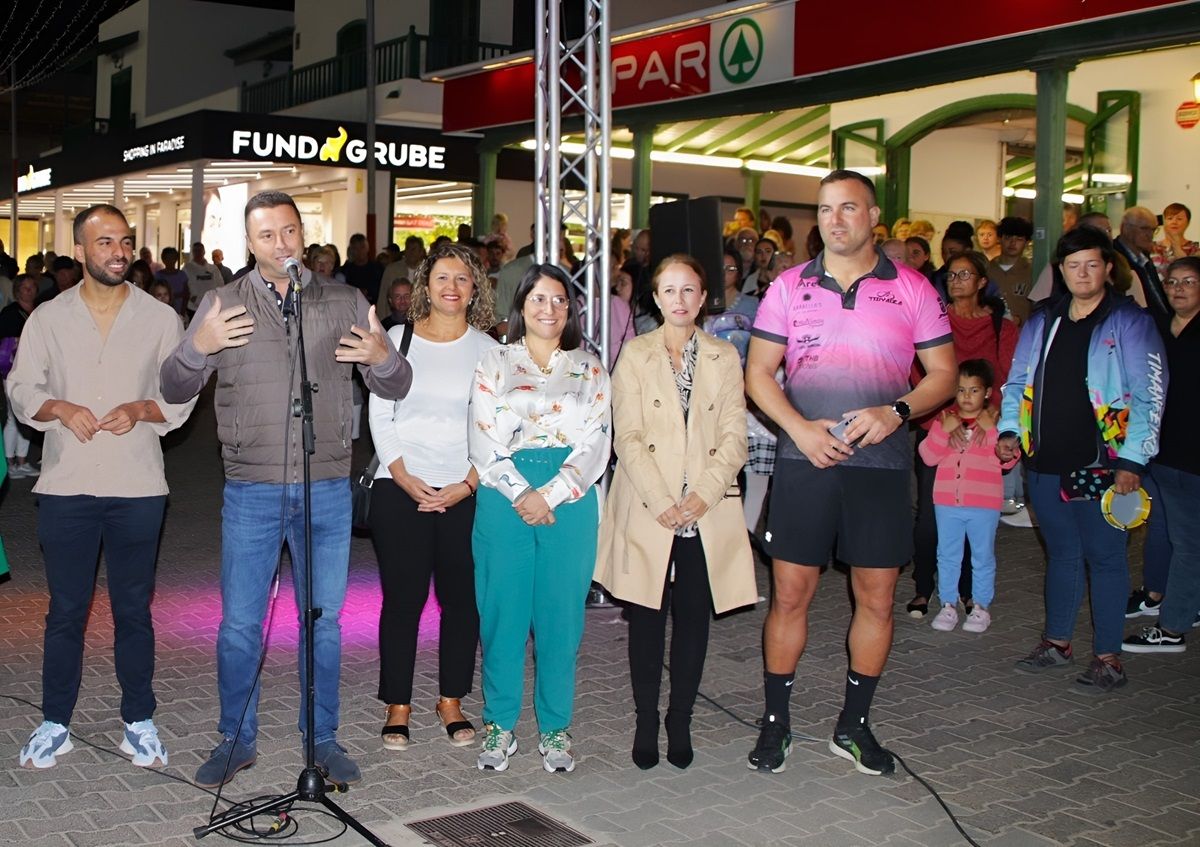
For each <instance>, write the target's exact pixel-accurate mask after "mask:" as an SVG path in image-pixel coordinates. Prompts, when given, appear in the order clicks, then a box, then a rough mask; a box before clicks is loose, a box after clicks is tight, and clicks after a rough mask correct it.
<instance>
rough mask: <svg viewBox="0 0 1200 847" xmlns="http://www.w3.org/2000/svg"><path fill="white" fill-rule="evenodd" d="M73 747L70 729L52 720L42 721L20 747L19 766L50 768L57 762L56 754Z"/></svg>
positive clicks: (68, 750) (58, 754) (66, 751)
mask: <svg viewBox="0 0 1200 847" xmlns="http://www.w3.org/2000/svg"><path fill="white" fill-rule="evenodd" d="M74 749H75V745H74V744H72V743H71V731H70V730H68V729H67V728H66V727H65V726H63V725H62V724H60V723H55V722H54V721H42V725H41V726H39V727H38V728H37V729H35V730H34V731H33V735H31V736H29V740H28V741H26V742H25V746H24V747H22V748H21V767H23V768H52V767H54V766H55V765H57V764H58V759H57V758H55V757H56V756H60V755H62V754H63V753H70V752H71V751H72V750H74Z"/></svg>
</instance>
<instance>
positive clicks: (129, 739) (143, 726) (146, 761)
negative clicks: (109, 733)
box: [121, 718, 167, 768]
mask: <svg viewBox="0 0 1200 847" xmlns="http://www.w3.org/2000/svg"><path fill="white" fill-rule="evenodd" d="M121 752H122V753H124V754H125V755H126V756H132V757H133V763H134V764H135V765H137V766H138V767H139V768H152V767H154V766H155V765H154V763H155V762H157V761H161V762H162V766H163V767H166V764H167V751H166V748H164V747H163V745H162V742H161V741H160V740H159V738H158V729H157V728H156V727H155V726H154V721H152V720H150V719H149V718H147V719H146V720H144V721H137V722H136V723H127V724H125V737H124V738H122V739H121Z"/></svg>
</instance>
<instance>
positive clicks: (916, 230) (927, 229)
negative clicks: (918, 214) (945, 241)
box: [908, 219, 937, 241]
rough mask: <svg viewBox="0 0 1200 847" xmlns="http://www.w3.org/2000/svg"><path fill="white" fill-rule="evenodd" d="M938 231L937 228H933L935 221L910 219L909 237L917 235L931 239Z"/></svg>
mask: <svg viewBox="0 0 1200 847" xmlns="http://www.w3.org/2000/svg"><path fill="white" fill-rule="evenodd" d="M936 233H937V230H935V229H934V228H933V223H932V222H931V221H926V220H920V219H918V220H915V221H910V222H909V224H908V237H909V238H912V237H913V236H914V235H916V236H918V237H920V238H924V239H925V240H926V241H931V240H932V239H933V236H934V235H935V234H936Z"/></svg>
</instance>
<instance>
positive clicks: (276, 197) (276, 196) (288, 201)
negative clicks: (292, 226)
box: [242, 191, 301, 223]
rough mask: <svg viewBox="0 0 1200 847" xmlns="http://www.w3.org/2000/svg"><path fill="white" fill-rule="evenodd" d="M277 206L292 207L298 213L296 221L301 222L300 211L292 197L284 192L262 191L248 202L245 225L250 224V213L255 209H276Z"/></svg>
mask: <svg viewBox="0 0 1200 847" xmlns="http://www.w3.org/2000/svg"><path fill="white" fill-rule="evenodd" d="M276 206H291V207H292V211H293V212H295V213H296V220H301V217H300V209H299V208H298V207H297V206H296V201H295V200H293V199H292V195H290V194H288V193H287V192H284V191H260V192H258V193H257V194H255V195H254V196H253V197H251V198H250V199H249V200H248V201H246V211H245V212H244V213H243V214H242V220H243V222H245V223H249V222H250V213H251V212H253V211H254V210H255V209H274V208H275V207H276Z"/></svg>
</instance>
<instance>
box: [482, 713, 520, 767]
mask: <svg viewBox="0 0 1200 847" xmlns="http://www.w3.org/2000/svg"><path fill="white" fill-rule="evenodd" d="M516 752H517V739H516V736H514V735H513V734H512V733H511V732H509V731H508V730H504V729H501V728H500V727H499V726H497V725H496V724H494V723H485V724H484V725H483V749H482V750H480V752H479V759H478V760H477V761H476V762H475V765H476V767H478V768H479V769H480V770H481V771H506V770H508V757H509V756H511V755H512V754H513V753H516Z"/></svg>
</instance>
